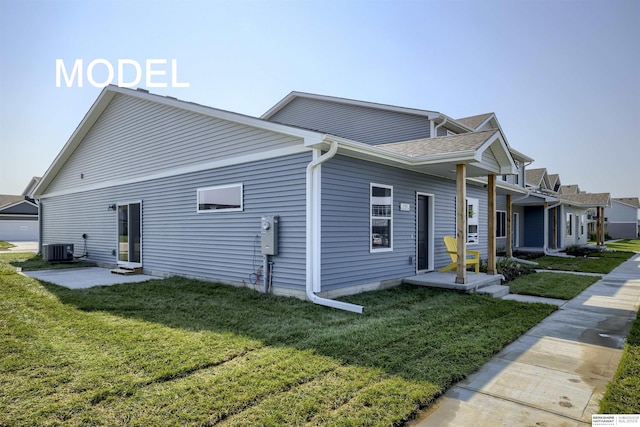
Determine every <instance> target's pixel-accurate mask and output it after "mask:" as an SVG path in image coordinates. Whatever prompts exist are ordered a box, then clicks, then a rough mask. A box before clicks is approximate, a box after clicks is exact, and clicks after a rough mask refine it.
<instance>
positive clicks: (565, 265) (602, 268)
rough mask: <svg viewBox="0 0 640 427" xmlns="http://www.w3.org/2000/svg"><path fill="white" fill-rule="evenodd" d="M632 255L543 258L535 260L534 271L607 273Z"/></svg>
mask: <svg viewBox="0 0 640 427" xmlns="http://www.w3.org/2000/svg"><path fill="white" fill-rule="evenodd" d="M633 255H634V253H633V252H626V251H616V252H597V253H594V254H592V255H591V256H589V257H576V258H563V257H555V256H543V257H540V258H536V259H535V262H537V263H538V265H537V266H536V267H535V268H536V269H543V270H562V271H582V272H590V273H602V274H606V273H609V272H610V271H611V270H613V269H614V268H616V267H617V266H618V265H620V264H622V263H623V262H624V261H626V260H627V259H629V258H630V257H632V256H633Z"/></svg>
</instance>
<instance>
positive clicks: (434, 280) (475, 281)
mask: <svg viewBox="0 0 640 427" xmlns="http://www.w3.org/2000/svg"><path fill="white" fill-rule="evenodd" d="M502 279H503V277H502V275H501V274H497V275H494V276H488V275H487V274H485V273H480V274H476V273H471V272H467V283H465V284H459V283H456V274H455V273H454V272H446V273H440V272H437V271H433V272H430V273H425V274H418V275H417V276H413V277H407V278H404V279H403V280H402V283H407V284H409V285H416V286H426V287H429V288H441V289H452V290H456V291H463V292H473V291H475V290H477V289H478V288H483V287H485V286H491V285H499V284H500V283H501V282H502Z"/></svg>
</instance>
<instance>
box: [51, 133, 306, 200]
mask: <svg viewBox="0 0 640 427" xmlns="http://www.w3.org/2000/svg"><path fill="white" fill-rule="evenodd" d="M306 152H309V149H308V148H306V147H303V146H300V145H296V146H293V147H287V148H279V149H276V150H270V151H263V152H258V153H251V154H246V155H244V156H238V157H230V158H228V159H221V160H213V161H210V162H204V163H196V164H193V165H188V166H181V167H177V168H173V169H165V170H162V171H159V172H155V173H151V174H149V175H144V176H139V177H134V178H127V179H121V180H113V181H105V182H101V183H99V184H93V185H87V186H85V187H77V188H73V189H68V190H60V191H54V192H52V193H47V194H43V195H42V196H40V198H41V199H46V198H48V197H53V196H63V195H68V194H75V193H82V192H85V191H95V190H101V189H104V188H109V187H115V186H119V185H127V184H136V183H139V182H145V181H152V180H155V179H161V178H169V177H174V176H178V175H184V174H188V173H194V172H202V171H205V170H210V169H218V168H222V167H226V166H236V165H240V164H243V163H250V162H256V161H260V160H268V159H274V158H278V157H283V156H287V155H292V154H299V153H306Z"/></svg>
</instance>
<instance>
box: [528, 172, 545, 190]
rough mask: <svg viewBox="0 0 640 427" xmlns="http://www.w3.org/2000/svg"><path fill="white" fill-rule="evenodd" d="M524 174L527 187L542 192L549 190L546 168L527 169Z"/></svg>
mask: <svg viewBox="0 0 640 427" xmlns="http://www.w3.org/2000/svg"><path fill="white" fill-rule="evenodd" d="M524 172H525V182H526V184H527V185H529V186H531V187H534V188H537V189H540V190H548V189H549V188H550V185H549V176H548V175H547V169H546V168H538V169H526V170H525V171H524Z"/></svg>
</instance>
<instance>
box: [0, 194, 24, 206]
mask: <svg viewBox="0 0 640 427" xmlns="http://www.w3.org/2000/svg"><path fill="white" fill-rule="evenodd" d="M23 200H25V199H24V196H11V195H7V194H0V209H2V208H4V207H6V206H9V205H12V204H14V203H18V202H21V201H23Z"/></svg>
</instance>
